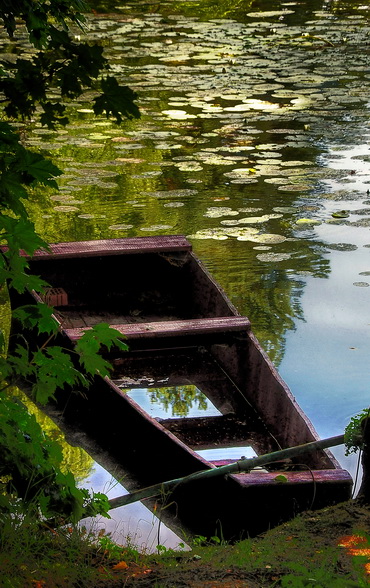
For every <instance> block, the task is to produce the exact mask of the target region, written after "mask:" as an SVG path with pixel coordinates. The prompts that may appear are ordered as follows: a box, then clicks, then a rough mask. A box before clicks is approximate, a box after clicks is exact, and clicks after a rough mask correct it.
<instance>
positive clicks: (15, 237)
mask: <svg viewBox="0 0 370 588" xmlns="http://www.w3.org/2000/svg"><path fill="white" fill-rule="evenodd" d="M0 232H1V233H2V237H3V238H5V240H6V241H7V243H8V246H9V248H10V249H11V252H10V253H9V255H8V257H9V259H10V258H11V256H14V259H15V258H16V257H17V256H18V252H19V250H20V249H22V250H23V251H25V253H27V254H28V255H31V256H32V255H33V254H34V253H35V251H36V250H37V249H49V246H48V244H47V243H46V241H44V240H43V239H42V238H41V237H40V236H39V235H38V234H37V233H36V231H35V225H34V224H33V223H32V222H31V221H30V220H28V219H24V218H18V219H16V218H11V217H10V216H7V215H5V214H0ZM13 263H14V265H15V264H16V262H15V261H13Z"/></svg>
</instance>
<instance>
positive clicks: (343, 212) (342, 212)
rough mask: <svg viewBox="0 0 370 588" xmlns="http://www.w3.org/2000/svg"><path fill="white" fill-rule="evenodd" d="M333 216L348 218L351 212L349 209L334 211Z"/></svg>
mask: <svg viewBox="0 0 370 588" xmlns="http://www.w3.org/2000/svg"><path fill="white" fill-rule="evenodd" d="M331 216H332V217H333V218H348V217H349V212H348V210H339V211H338V212H333V213H332V215H331Z"/></svg>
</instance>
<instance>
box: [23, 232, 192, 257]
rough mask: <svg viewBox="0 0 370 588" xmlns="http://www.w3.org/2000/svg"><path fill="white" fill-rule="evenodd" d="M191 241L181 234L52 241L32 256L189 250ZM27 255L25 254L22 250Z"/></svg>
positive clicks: (83, 255) (92, 255) (85, 255)
mask: <svg viewBox="0 0 370 588" xmlns="http://www.w3.org/2000/svg"><path fill="white" fill-rule="evenodd" d="M191 249H192V246H191V243H190V242H189V241H188V240H187V239H186V237H183V236H182V235H168V236H167V235H163V236H161V237H133V238H127V239H97V240H96V241H73V242H70V243H52V244H51V245H50V251H45V250H38V251H36V252H35V253H34V255H33V256H32V259H33V260H35V261H41V260H42V259H52V258H53V257H55V258H58V259H62V258H64V259H67V258H75V257H94V256H96V255H99V256H101V255H103V256H106V255H125V254H127V255H128V254H133V253H138V254H139V253H157V252H161V251H191ZM23 254H24V255H25V256H26V257H27V255H26V254H25V253H24V252H23Z"/></svg>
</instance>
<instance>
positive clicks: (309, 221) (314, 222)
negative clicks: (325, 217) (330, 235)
mask: <svg viewBox="0 0 370 588" xmlns="http://www.w3.org/2000/svg"><path fill="white" fill-rule="evenodd" d="M295 222H296V224H297V225H321V221H319V220H317V219H315V218H298V219H297V220H296V221H295Z"/></svg>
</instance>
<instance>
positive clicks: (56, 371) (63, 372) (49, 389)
mask: <svg viewBox="0 0 370 588" xmlns="http://www.w3.org/2000/svg"><path fill="white" fill-rule="evenodd" d="M32 363H33V364H34V365H35V366H36V378H37V380H36V383H35V384H34V386H33V388H32V392H33V394H34V395H35V398H36V400H37V401H38V402H40V403H42V404H45V403H46V402H47V401H48V400H49V398H52V397H54V394H55V392H56V391H57V390H58V389H63V388H65V386H67V385H68V386H71V387H73V386H76V385H80V386H84V387H85V386H86V385H87V380H86V378H85V376H84V375H83V374H82V373H81V372H79V371H78V370H77V369H76V368H75V366H74V364H73V361H72V359H71V356H70V355H69V352H66V351H65V350H64V349H63V348H62V347H58V346H55V345H53V346H52V347H49V348H46V349H39V350H38V351H36V353H35V354H34V356H33V358H32Z"/></svg>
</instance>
